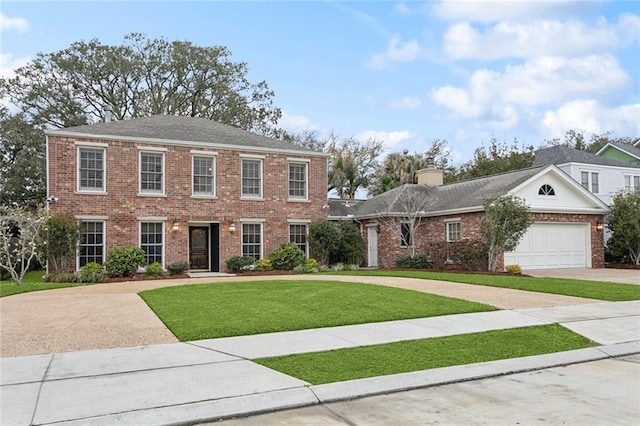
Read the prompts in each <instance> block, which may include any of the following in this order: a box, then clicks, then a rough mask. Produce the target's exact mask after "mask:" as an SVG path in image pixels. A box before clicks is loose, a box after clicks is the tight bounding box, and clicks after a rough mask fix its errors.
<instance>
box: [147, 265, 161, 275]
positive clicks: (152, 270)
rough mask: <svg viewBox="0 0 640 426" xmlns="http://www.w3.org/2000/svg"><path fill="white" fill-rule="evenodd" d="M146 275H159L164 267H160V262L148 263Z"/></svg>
mask: <svg viewBox="0 0 640 426" xmlns="http://www.w3.org/2000/svg"><path fill="white" fill-rule="evenodd" d="M147 275H150V276H152V277H160V276H162V275H164V269H162V264H161V263H160V262H153V263H152V264H151V265H148V266H147Z"/></svg>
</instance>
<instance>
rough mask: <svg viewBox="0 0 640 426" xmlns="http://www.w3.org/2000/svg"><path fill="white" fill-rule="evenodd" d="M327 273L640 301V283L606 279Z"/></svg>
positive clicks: (331, 273)
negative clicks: (613, 281) (417, 279)
mask: <svg viewBox="0 0 640 426" xmlns="http://www.w3.org/2000/svg"><path fill="white" fill-rule="evenodd" d="M327 274H330V275H359V276H384V277H402V278H419V279H425V280H439V281H453V282H458V283H465V284H477V285H485V286H490V287H502V288H511V289H515V290H526V291H536V292H539V293H551V294H562V295H565V296H575V297H584V298H587V299H597V300H606V301H609V302H622V301H628V300H640V286H638V285H634V284H621V283H611V282H604V281H585V280H574V279H567V278H546V277H545V278H542V277H541V278H534V277H526V276H513V275H483V274H461V273H449V272H426V271H385V270H380V271H344V272H329V273H327Z"/></svg>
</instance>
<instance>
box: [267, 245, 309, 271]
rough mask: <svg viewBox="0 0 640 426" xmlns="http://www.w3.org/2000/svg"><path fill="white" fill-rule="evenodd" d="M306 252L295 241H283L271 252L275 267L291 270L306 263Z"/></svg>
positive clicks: (270, 256) (272, 262) (270, 255)
mask: <svg viewBox="0 0 640 426" xmlns="http://www.w3.org/2000/svg"><path fill="white" fill-rule="evenodd" d="M305 257H306V256H305V254H304V252H303V251H302V250H300V249H299V248H298V246H297V245H295V244H294V243H282V244H280V247H278V248H277V249H275V250H274V251H272V252H271V253H270V254H269V260H270V261H271V266H272V267H273V269H280V270H284V271H290V270H292V269H293V268H295V267H296V266H300V265H302V264H303V263H304V260H305Z"/></svg>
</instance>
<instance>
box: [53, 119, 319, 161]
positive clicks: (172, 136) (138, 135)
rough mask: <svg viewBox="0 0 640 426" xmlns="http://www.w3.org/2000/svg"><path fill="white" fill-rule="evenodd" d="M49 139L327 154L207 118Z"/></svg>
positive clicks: (128, 123) (111, 126)
mask: <svg viewBox="0 0 640 426" xmlns="http://www.w3.org/2000/svg"><path fill="white" fill-rule="evenodd" d="M46 133H47V134H49V135H61V136H64V135H83V136H86V137H95V138H102V139H104V138H107V139H114V138H120V139H124V140H132V139H133V140H149V141H161V142H165V143H176V142H182V143H188V142H197V143H203V144H212V145H222V146H229V147H250V148H255V149H259V150H266V151H294V152H297V151H300V153H301V154H302V153H304V154H307V155H309V154H315V155H323V156H326V155H327V154H324V153H319V152H316V151H312V150H310V149H307V148H303V147H301V146H298V145H294V144H292V143H288V142H284V141H281V140H277V139H272V138H268V137H265V136H261V135H258V134H255V133H251V132H248V131H246V130H242V129H239V128H237V127H233V126H229V125H226V124H222V123H218V122H215V121H212V120H209V119H207V118H198V117H184V116H175V115H152V116H150V117H140V118H133V119H130V120H120V121H111V122H108V123H96V124H88V125H85V126H76V127H67V128H65V129H59V130H48V131H47V132H46Z"/></svg>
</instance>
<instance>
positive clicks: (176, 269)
mask: <svg viewBox="0 0 640 426" xmlns="http://www.w3.org/2000/svg"><path fill="white" fill-rule="evenodd" d="M167 269H168V270H169V275H180V274H183V273H184V272H185V271H186V270H187V269H189V263H188V262H173V263H171V264H170V265H168V266H167Z"/></svg>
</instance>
